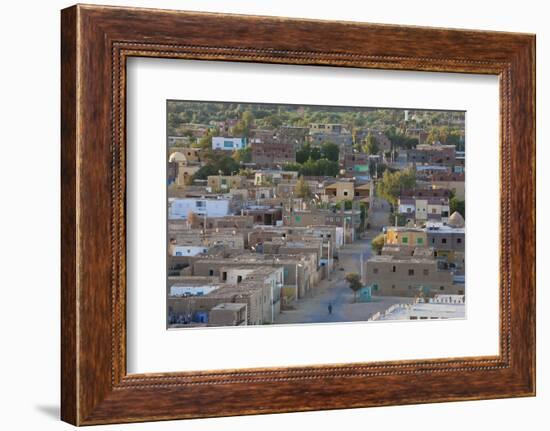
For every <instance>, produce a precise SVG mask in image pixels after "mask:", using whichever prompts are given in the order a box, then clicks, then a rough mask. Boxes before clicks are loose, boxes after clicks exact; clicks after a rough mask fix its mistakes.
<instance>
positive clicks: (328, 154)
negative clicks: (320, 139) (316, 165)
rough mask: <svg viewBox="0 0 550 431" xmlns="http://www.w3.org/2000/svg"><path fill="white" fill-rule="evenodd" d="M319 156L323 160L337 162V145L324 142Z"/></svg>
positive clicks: (338, 151) (338, 153) (338, 152)
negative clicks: (321, 156)
mask: <svg viewBox="0 0 550 431" xmlns="http://www.w3.org/2000/svg"><path fill="white" fill-rule="evenodd" d="M321 154H322V155H323V158H325V159H327V160H331V161H333V162H337V161H338V157H339V155H340V150H339V149H338V145H336V144H334V143H332V142H324V143H323V144H322V145H321Z"/></svg>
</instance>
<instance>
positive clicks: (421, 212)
mask: <svg viewBox="0 0 550 431" xmlns="http://www.w3.org/2000/svg"><path fill="white" fill-rule="evenodd" d="M167 115H168V119H167V120H168V121H167V128H168V130H167V165H166V166H167V285H166V296H167V327H168V328H192V327H217V326H245V325H268V324H275V325H281V324H299V323H331V322H360V321H364V322H367V321H384V320H427V319H456V318H465V306H466V300H465V259H464V253H465V217H466V214H465V187H464V184H465V182H464V180H465V113H464V112H462V111H429V110H419V109H408V110H406V109H387V108H384V109H378V108H355V107H329V106H307V105H303V106H299V105H270V104H248V103H232V102H223V103H222V102H185V101H168V102H167Z"/></svg>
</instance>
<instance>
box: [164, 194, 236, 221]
mask: <svg viewBox="0 0 550 431" xmlns="http://www.w3.org/2000/svg"><path fill="white" fill-rule="evenodd" d="M229 203H230V200H229V199H198V198H183V199H178V198H171V199H169V202H168V204H169V209H168V218H169V219H170V220H185V219H187V217H188V216H189V213H195V214H197V215H198V216H200V217H204V216H206V217H224V216H226V215H229V208H230V205H229Z"/></svg>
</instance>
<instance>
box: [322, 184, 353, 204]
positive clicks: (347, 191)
mask: <svg viewBox="0 0 550 431" xmlns="http://www.w3.org/2000/svg"><path fill="white" fill-rule="evenodd" d="M325 194H326V195H327V196H328V197H329V199H330V200H334V201H336V202H340V201H347V200H353V198H354V197H355V187H354V183H353V181H336V182H335V183H332V184H328V185H326V186H325Z"/></svg>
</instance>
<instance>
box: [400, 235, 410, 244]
mask: <svg viewBox="0 0 550 431" xmlns="http://www.w3.org/2000/svg"><path fill="white" fill-rule="evenodd" d="M401 242H402V243H403V244H407V243H408V242H409V238H408V237H406V236H404V237H403V238H401Z"/></svg>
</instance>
